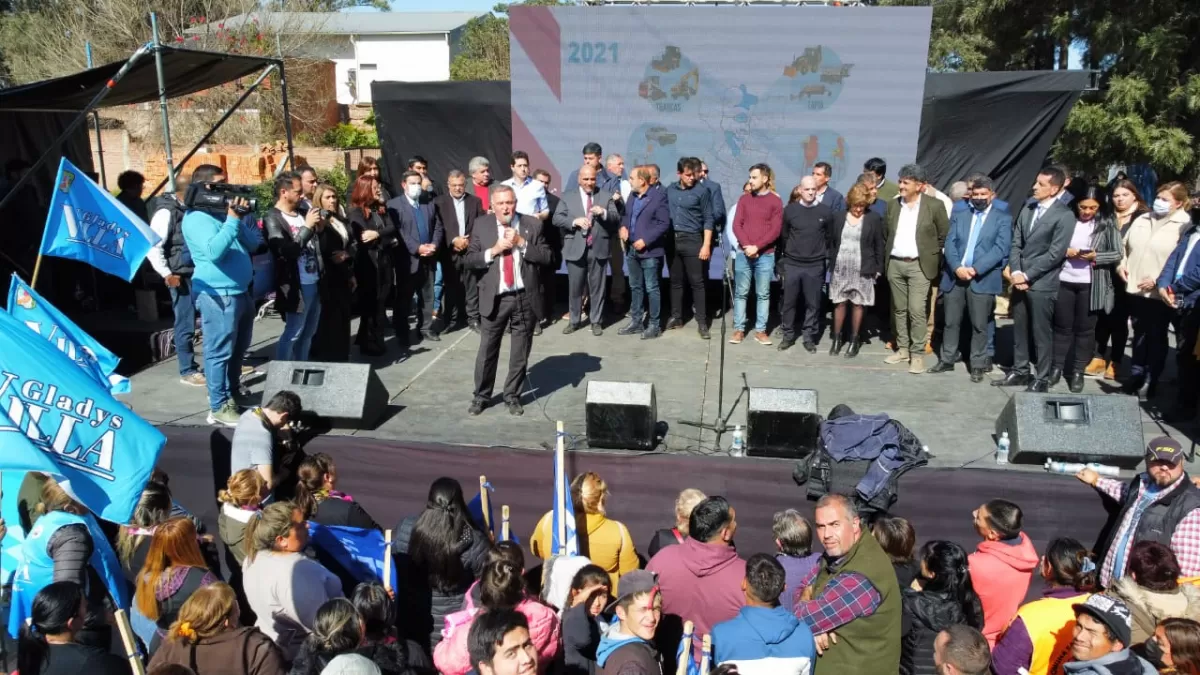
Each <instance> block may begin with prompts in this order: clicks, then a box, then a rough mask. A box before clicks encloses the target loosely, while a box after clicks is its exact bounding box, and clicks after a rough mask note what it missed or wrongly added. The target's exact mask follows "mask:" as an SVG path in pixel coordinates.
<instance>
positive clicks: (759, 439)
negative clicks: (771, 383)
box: [746, 387, 822, 459]
mask: <svg viewBox="0 0 1200 675" xmlns="http://www.w3.org/2000/svg"><path fill="white" fill-rule="evenodd" d="M749 406H750V409H749V411H748V412H747V413H746V454H747V455H748V456H751V457H782V458H785V459H803V458H805V457H807V456H809V455H810V454H812V453H813V451H814V450H816V449H817V448H818V447H819V444H820V438H821V421H822V417H821V414H820V413H819V412H817V392H816V391H815V390H813V389H775V388H771V387H751V388H750V403H749Z"/></svg>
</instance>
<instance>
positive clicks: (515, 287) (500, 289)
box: [483, 217, 529, 295]
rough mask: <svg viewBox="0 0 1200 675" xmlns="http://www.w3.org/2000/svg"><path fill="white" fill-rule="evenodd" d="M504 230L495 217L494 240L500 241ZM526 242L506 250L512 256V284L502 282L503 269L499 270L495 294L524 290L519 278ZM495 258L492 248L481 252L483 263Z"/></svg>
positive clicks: (488, 262)
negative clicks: (498, 281) (498, 280)
mask: <svg viewBox="0 0 1200 675" xmlns="http://www.w3.org/2000/svg"><path fill="white" fill-rule="evenodd" d="M513 220H516V218H515V217H514V218H513ZM512 226H513V227H516V225H515V224H512ZM504 230H505V226H504V225H502V224H500V220H499V219H497V220H496V241H500V240H501V239H503V238H504ZM528 244H529V242H525V245H522V246H514V247H512V248H511V249H509V251H508V252H509V253H510V254H512V258H513V284H512V286H509V285H507V284H505V283H504V270H500V283H499V284H497V285H496V294H497V295H504V294H505V293H512V292H513V291H522V290H525V282H524V281H523V280H522V279H521V261H522V260H524V259H525V246H528ZM501 257H503V256H501ZM495 259H496V257H495V256H493V255H492V249H490V248H489V249H488V250H486V251H484V252H483V261H484V262H485V263H487V264H489V265H491V264H492V261H493V260H495Z"/></svg>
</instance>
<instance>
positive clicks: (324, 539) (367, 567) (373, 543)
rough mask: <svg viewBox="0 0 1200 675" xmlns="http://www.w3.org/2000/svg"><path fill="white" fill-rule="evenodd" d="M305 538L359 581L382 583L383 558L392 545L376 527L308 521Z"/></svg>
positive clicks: (393, 572) (393, 573) (393, 581)
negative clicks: (345, 525)
mask: <svg viewBox="0 0 1200 675" xmlns="http://www.w3.org/2000/svg"><path fill="white" fill-rule="evenodd" d="M308 539H309V541H310V542H311V543H312V545H313V546H315V547H316V548H317V550H318V552H320V553H323V554H325V555H327V556H329V557H330V558H332V559H333V560H334V561H335V562H336V563H337V564H338V566H340V567H341V568H342V569H344V570H345V571H346V573H347V574H349V575H350V576H351V577H354V579H355V580H357V581H358V582H360V583H361V582H364V581H378V582H380V583H382V582H383V559H384V557H385V556H389V555H391V553H392V552H391V548H390V547H389V546H388V544H387V542H386V541H385V540H384V538H383V533H382V532H380V531H379V530H376V529H364V528H361V527H342V526H339V525H320V524H318V523H314V522H312V521H311V520H310V521H309V522H308ZM390 581H391V587H392V588H396V566H395V565H392V566H391V580H390Z"/></svg>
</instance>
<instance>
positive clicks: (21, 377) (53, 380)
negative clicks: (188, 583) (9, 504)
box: [0, 312, 167, 523]
mask: <svg viewBox="0 0 1200 675" xmlns="http://www.w3.org/2000/svg"><path fill="white" fill-rule="evenodd" d="M166 442H167V439H166V438H165V437H164V436H163V435H162V434H161V433H160V432H159V431H158V429H156V428H154V426H153V425H151V424H150V423H149V422H147V421H145V420H143V419H142V418H140V417H138V416H137V415H136V414H135V413H134V412H133V411H132V410H130V409H129V408H127V407H126V406H125V405H124V404H122V403H121V402H120V401H118V400H117V399H115V398H113V397H112V394H110V393H109V391H108V388H107V387H105V386H104V385H103V384H101V383H100V382H97V381H96V380H95V379H94V378H93V377H92V376H91V375H89V374H88V373H87V372H85V371H83V370H81V369H80V368H79V366H77V365H76V364H75V362H74V361H71V360H70V359H68V358H67V357H66V356H65V355H64V354H63V353H62V352H60V351H59V350H58V349H55V348H54V346H52V345H51V344H50V343H49V342H47V341H46V340H45V339H43V338H41V337H39V336H37V335H35V334H34V333H33V331H31V330H29V329H28V328H27V327H25V325H24V324H22V323H21V322H19V321H17V320H16V319H14V318H13V317H12V316H10V315H9V314H6V313H2V312H0V448H3V449H4V451H3V452H2V453H0V470H9V469H13V470H17V471H41V472H44V473H48V474H51V475H54V476H57V477H58V478H59V480H62V479H66V480H68V481H70V486H69V487H70V491H71V493H72V494H73V495H74V496H75V497H76V498H77V499H78V500H79V501H80V502H81V503H83V505H84V506H86V507H88V508H89V509H91V510H92V511H93V512H95V513H96V515H98V516H100V517H101V518H104V519H105V520H109V521H112V522H114V523H127V522H129V519H130V517H131V516H132V515H133V508H134V506H135V505H136V504H137V501H138V498H139V497H141V494H142V488H143V487H145V485H146V481H147V480H148V479H149V478H150V472H151V471H152V470H153V469H154V464H155V463H156V462H157V461H158V454H159V452H161V451H162V447H163V445H165V444H166Z"/></svg>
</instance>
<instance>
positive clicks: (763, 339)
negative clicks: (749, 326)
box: [754, 331, 771, 345]
mask: <svg viewBox="0 0 1200 675" xmlns="http://www.w3.org/2000/svg"><path fill="white" fill-rule="evenodd" d="M754 341H755V342H757V343H758V344H760V345H769V344H771V336H770V335H767V334H766V333H764V332H763V331H758V332H757V333H755V334H754Z"/></svg>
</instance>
